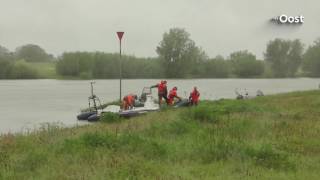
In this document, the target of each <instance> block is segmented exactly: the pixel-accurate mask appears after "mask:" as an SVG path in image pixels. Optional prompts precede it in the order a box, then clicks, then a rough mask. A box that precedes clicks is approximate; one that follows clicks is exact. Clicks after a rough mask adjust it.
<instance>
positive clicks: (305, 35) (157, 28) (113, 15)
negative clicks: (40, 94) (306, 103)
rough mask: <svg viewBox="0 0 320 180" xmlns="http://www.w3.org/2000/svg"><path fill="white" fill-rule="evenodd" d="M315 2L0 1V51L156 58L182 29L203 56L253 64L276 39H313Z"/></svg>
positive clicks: (319, 13)
mask: <svg viewBox="0 0 320 180" xmlns="http://www.w3.org/2000/svg"><path fill="white" fill-rule="evenodd" d="M319 7H320V1H319V0H300V1H298V0H268V1H264V0H263V1H262V0H260V1H259V0H0V45H2V46H5V47H7V48H9V49H10V50H14V49H15V48H16V47H17V46H20V45H23V44H29V43H32V44H38V45H40V46H41V47H43V48H44V49H45V50H46V51H47V52H49V53H53V54H55V55H60V54H61V53H63V52H64V51H106V52H118V41H117V37H116V33H115V32H116V31H118V30H123V31H125V35H124V52H125V53H126V54H130V55H136V56H139V57H141V56H152V57H153V56H157V54H156V52H155V48H156V46H157V45H158V44H159V42H160V41H161V39H162V35H163V33H164V32H166V31H168V30H169V29H170V28H173V27H181V28H185V29H186V30H187V31H188V32H189V33H190V34H191V38H192V39H193V40H194V41H195V42H196V44H197V45H198V46H200V47H202V48H203V49H204V50H205V51H206V53H207V54H208V55H209V56H210V57H214V56H216V55H218V54H221V55H223V56H227V55H229V54H230V53H231V52H233V51H237V50H244V49H248V50H249V51H250V52H253V53H255V54H256V55H257V57H259V58H261V57H262V56H263V52H264V51H265V48H266V43H267V42H268V41H269V40H271V39H274V38H276V37H279V38H288V39H294V38H300V39H301V40H302V41H303V42H304V43H305V44H306V45H310V44H311V43H312V42H313V41H314V40H315V39H316V38H319V37H320V33H319V32H320V10H319ZM280 14H287V15H303V16H304V17H305V23H304V24H303V25H301V26H276V25H272V24H270V23H269V22H268V20H269V19H271V18H272V17H275V16H277V15H280Z"/></svg>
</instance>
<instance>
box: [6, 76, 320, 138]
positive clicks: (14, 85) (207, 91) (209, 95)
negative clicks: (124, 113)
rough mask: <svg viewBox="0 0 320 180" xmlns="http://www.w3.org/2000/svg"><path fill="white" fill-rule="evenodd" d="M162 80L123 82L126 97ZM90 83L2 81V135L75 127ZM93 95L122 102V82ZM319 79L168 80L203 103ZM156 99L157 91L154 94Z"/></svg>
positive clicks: (103, 83)
mask: <svg viewBox="0 0 320 180" xmlns="http://www.w3.org/2000/svg"><path fill="white" fill-rule="evenodd" d="M158 81H159V80H150V79H148V80H144V79H140V80H123V81H122V82H123V94H127V93H136V94H140V93H141V90H142V88H143V87H145V86H151V85H154V84H156V83H158ZM89 82H90V81H86V80H0V133H9V132H25V131H30V130H33V129H35V128H38V127H39V126H40V125H41V124H45V123H59V124H63V125H65V126H72V125H76V124H79V123H83V122H78V121H77V120H76V115H77V113H79V111H80V109H81V108H84V107H87V106H88V99H87V97H88V96H90V83H89ZM95 82H96V83H95V85H94V92H95V94H96V95H97V96H99V97H100V99H101V100H102V102H110V101H113V100H116V99H118V98H119V80H96V81H95ZM319 83H320V79H311V78H298V79H190V80H169V81H168V87H169V88H171V87H173V86H177V87H178V94H179V95H180V96H182V97H187V95H188V94H189V93H190V91H191V90H192V87H193V86H197V87H198V89H199V90H200V93H201V99H212V100H214V99H220V98H234V97H235V89H237V88H238V89H239V91H242V92H243V91H244V89H246V90H247V91H248V92H249V95H255V92H256V91H257V90H258V89H261V90H262V91H263V92H264V93H265V94H275V93H282V92H292V91H298V90H311V89H317V88H318V85H319ZM153 93H154V95H155V94H156V90H155V89H154V90H153Z"/></svg>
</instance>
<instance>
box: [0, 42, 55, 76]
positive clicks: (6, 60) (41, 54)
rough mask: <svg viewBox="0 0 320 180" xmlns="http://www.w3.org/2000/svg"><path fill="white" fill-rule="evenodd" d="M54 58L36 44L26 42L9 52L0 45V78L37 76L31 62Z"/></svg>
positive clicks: (47, 60) (48, 60)
mask: <svg viewBox="0 0 320 180" xmlns="http://www.w3.org/2000/svg"><path fill="white" fill-rule="evenodd" d="M54 59H55V58H54V56H53V55H51V54H48V53H46V51H45V50H44V49H42V48H41V47H40V46H38V45H34V44H27V45H23V46H20V47H18V48H16V50H15V51H14V52H10V51H9V50H8V49H7V48H5V47H3V46H1V45H0V79H34V78H39V74H38V72H37V70H36V69H35V68H34V67H33V65H32V64H31V63H34V62H50V61H53V60H54Z"/></svg>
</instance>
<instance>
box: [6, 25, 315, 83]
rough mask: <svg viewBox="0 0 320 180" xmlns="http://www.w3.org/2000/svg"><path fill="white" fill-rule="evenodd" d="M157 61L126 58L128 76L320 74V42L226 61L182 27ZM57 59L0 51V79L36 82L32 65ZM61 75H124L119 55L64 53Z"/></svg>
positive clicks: (269, 48)
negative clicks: (194, 39) (213, 54)
mask: <svg viewBox="0 0 320 180" xmlns="http://www.w3.org/2000/svg"><path fill="white" fill-rule="evenodd" d="M155 50H156V52H157V54H158V57H154V58H138V57H135V56H127V55H124V56H122V58H121V62H122V77H123V78H135V79H136V78H229V77H231V78H286V77H301V76H305V77H319V76H320V39H319V40H316V41H315V42H314V43H313V44H312V45H310V46H309V47H307V48H306V49H305V45H304V44H303V43H302V42H301V41H300V40H299V39H294V40H287V39H280V38H277V39H274V40H271V41H269V42H268V43H267V45H266V50H265V53H264V58H263V59H257V58H256V56H255V55H254V54H253V53H251V52H249V51H248V50H240V51H237V52H233V53H231V54H230V55H229V56H228V57H227V58H224V57H223V56H220V55H218V56H216V57H214V58H210V57H208V55H207V54H206V52H205V51H204V50H203V49H202V48H200V47H199V46H197V45H196V43H195V42H194V41H193V40H192V39H191V38H190V34H189V33H188V32H187V31H185V30H184V29H182V28H173V29H170V30H169V31H168V32H165V33H164V34H163V39H162V40H161V42H160V43H159V45H158V46H157V47H156V48H155ZM52 60H55V58H54V57H53V56H52V55H49V54H47V53H46V52H45V51H44V50H43V49H42V48H41V47H39V46H37V45H25V46H21V47H19V48H17V49H16V51H15V52H13V53H12V52H9V51H8V50H7V49H6V48H4V47H0V78H32V77H33V76H35V74H36V72H33V70H32V68H31V67H29V64H28V63H29V62H46V61H52ZM55 62H56V72H57V74H58V75H60V76H62V77H65V78H80V79H91V78H95V79H105V78H107V79H108V78H109V79H113V78H118V77H119V71H120V60H119V54H117V53H105V52H65V53H63V54H62V55H61V56H59V57H57V60H55Z"/></svg>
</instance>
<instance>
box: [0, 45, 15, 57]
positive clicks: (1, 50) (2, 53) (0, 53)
mask: <svg viewBox="0 0 320 180" xmlns="http://www.w3.org/2000/svg"><path fill="white" fill-rule="evenodd" d="M12 59H13V57H12V54H11V52H10V51H9V50H8V49H7V48H5V47H3V46H1V45H0V61H1V60H12Z"/></svg>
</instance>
